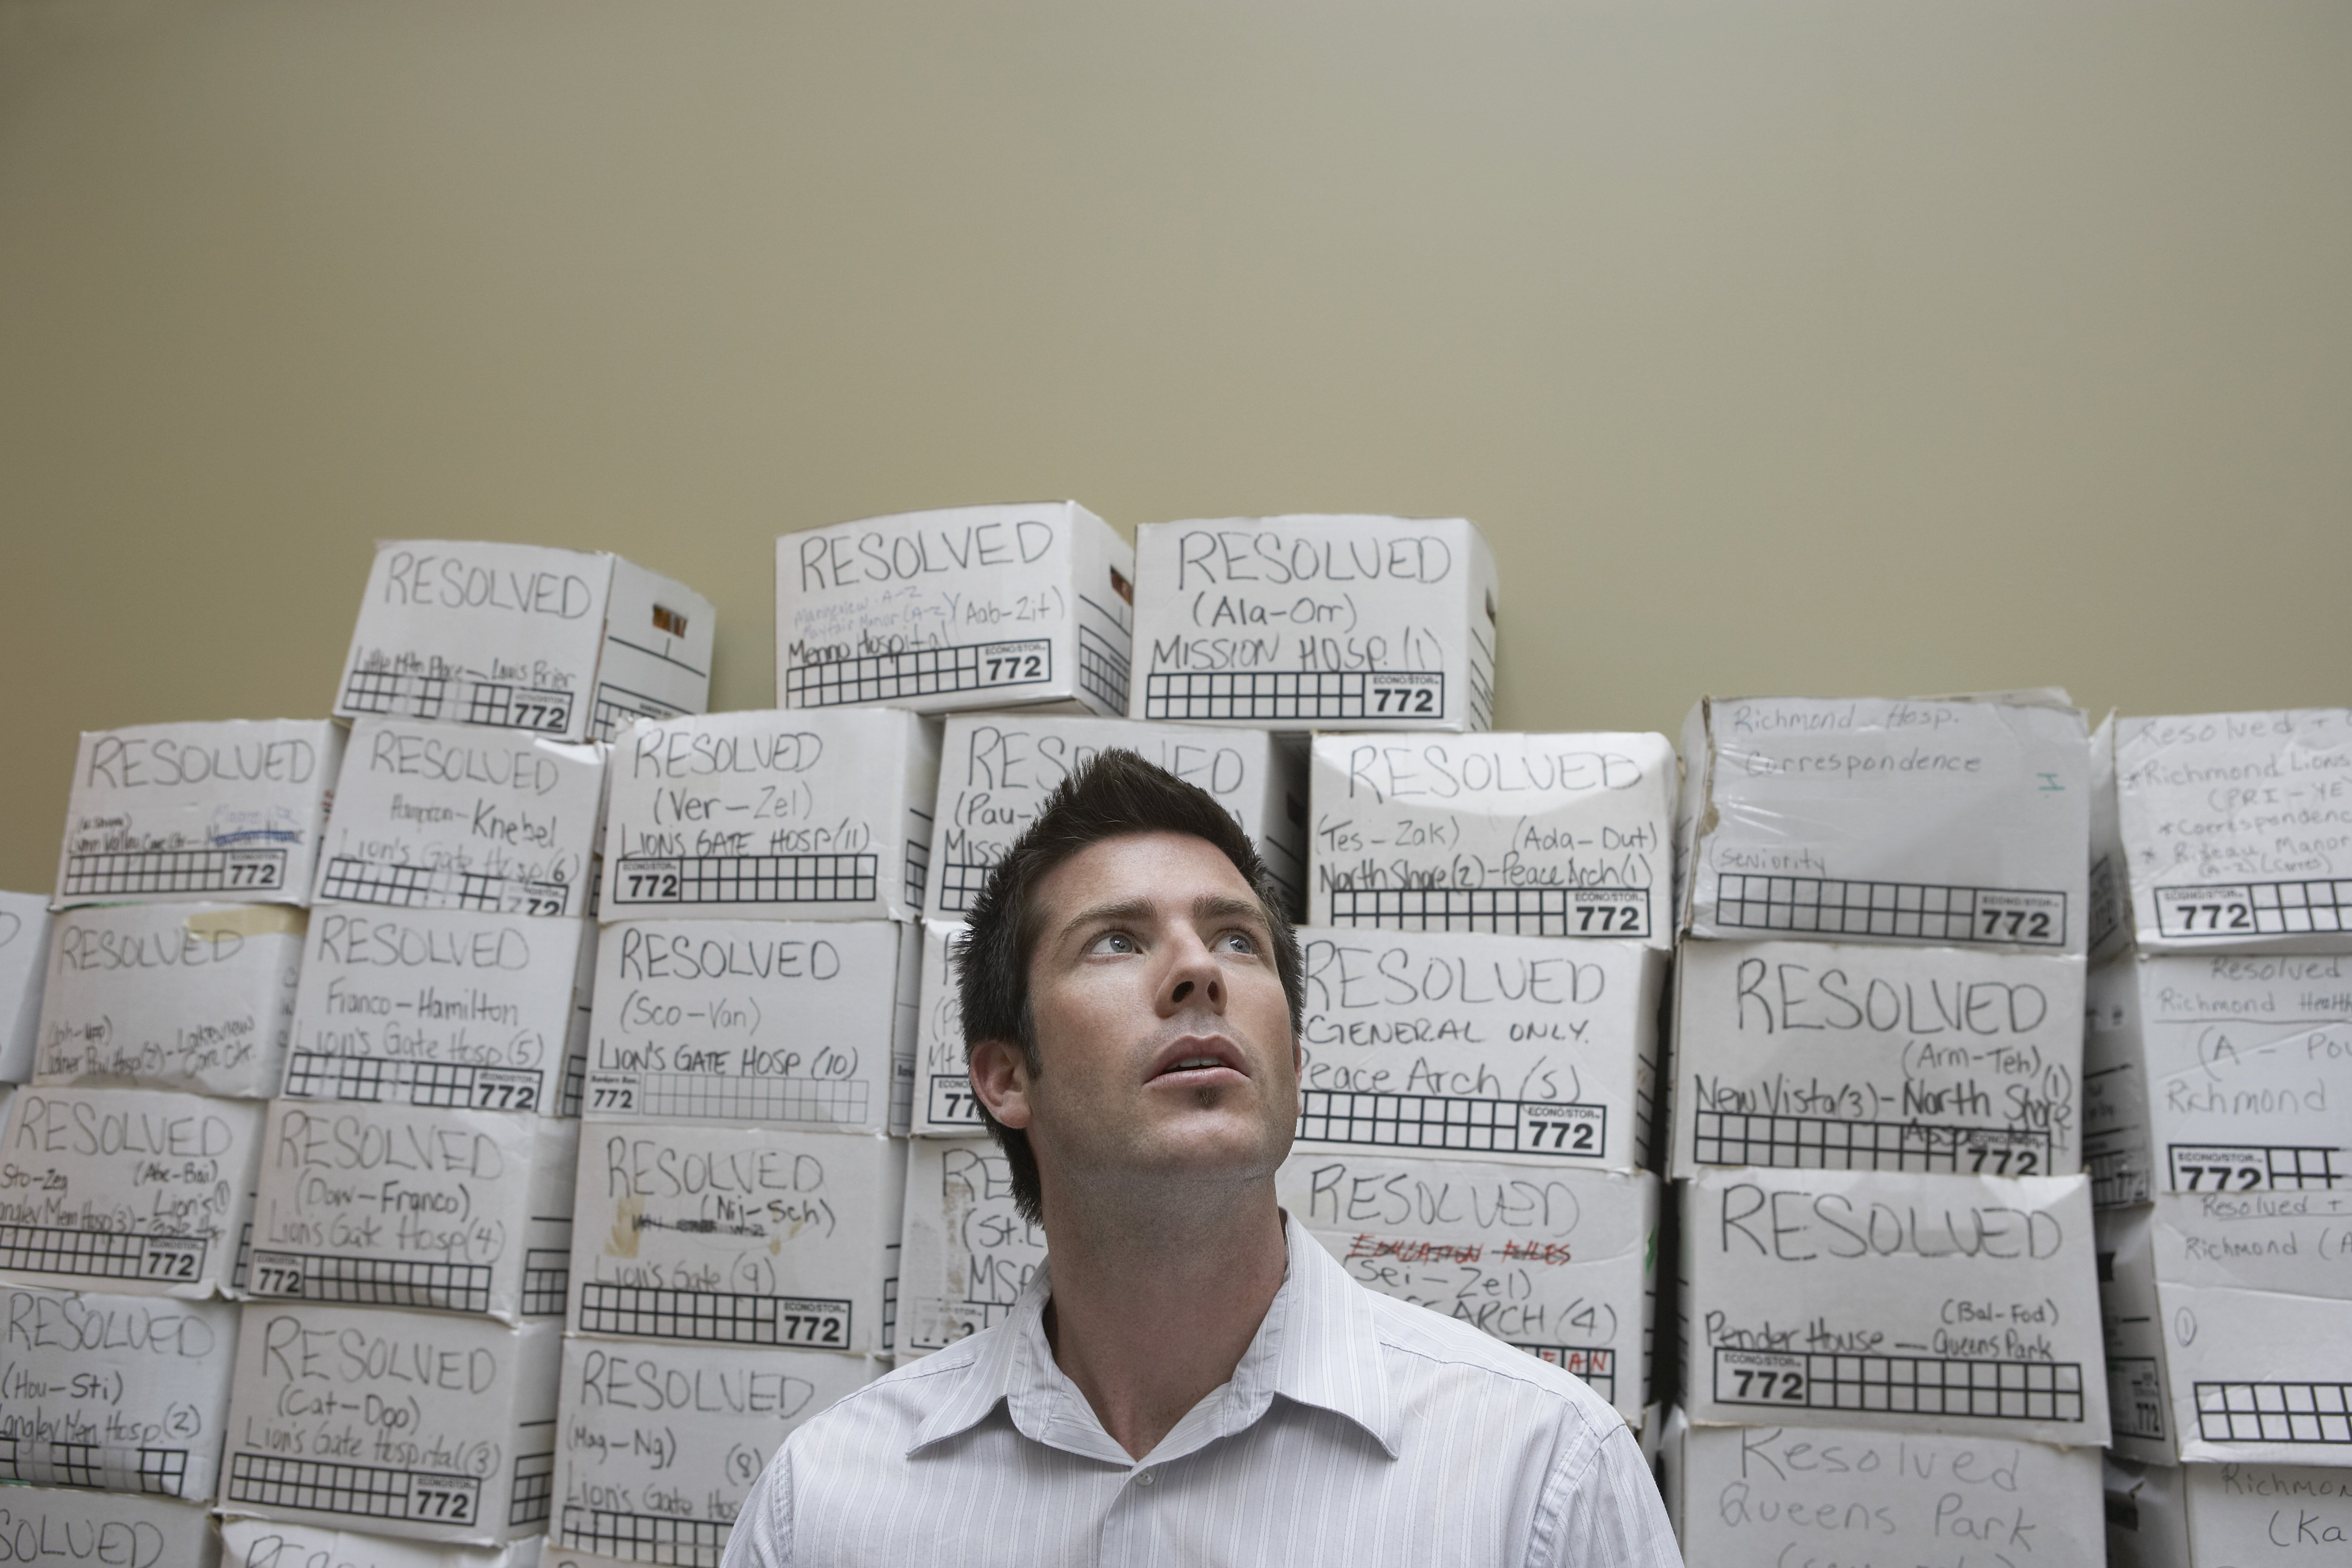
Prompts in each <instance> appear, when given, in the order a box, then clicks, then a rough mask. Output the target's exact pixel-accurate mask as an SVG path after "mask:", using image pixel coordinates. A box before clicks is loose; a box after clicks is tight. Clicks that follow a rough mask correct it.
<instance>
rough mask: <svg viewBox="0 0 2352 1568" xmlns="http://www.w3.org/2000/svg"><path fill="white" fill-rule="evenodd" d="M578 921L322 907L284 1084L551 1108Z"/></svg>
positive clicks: (313, 1090) (313, 920)
mask: <svg viewBox="0 0 2352 1568" xmlns="http://www.w3.org/2000/svg"><path fill="white" fill-rule="evenodd" d="M589 934H590V931H589V928H588V926H587V924H586V922H584V921H575V920H540V919H533V918H531V917H530V916H527V915H507V914H496V913H476V912H474V911H472V910H370V909H362V908H356V907H354V906H352V905H348V904H322V905H320V907H319V908H317V909H316V910H312V911H311V914H310V937H309V942H308V944H307V946H308V952H307V955H306V957H305V959H304V961H303V967H302V983H301V987H300V990H299V994H298V995H297V998H296V1002H295V1007H294V1035H293V1041H292V1047H291V1049H290V1051H289V1055H288V1060H287V1071H286V1087H285V1089H284V1091H283V1092H284V1093H285V1094H286V1096H287V1097H288V1098H289V1099H296V1100H372V1101H379V1102H383V1103H386V1104H394V1105H418V1106H456V1107H462V1108H467V1109H470V1110H536V1111H538V1112H540V1113H541V1114H542V1115H548V1116H552V1115H555V1114H556V1113H557V1105H556V1097H557V1091H558V1087H559V1086H558V1083H557V1078H558V1075H559V1073H560V1071H561V1069H562V1061H563V1056H564V1051H565V1046H566V1037H567V1035H568V1033H569V1031H570V1029H571V1026H572V1004H573V993H574V988H575V986H578V985H579V984H580V981H581V976H580V973H579V968H580V964H581V962H582V959H581V944H582V943H583V941H585V940H586V939H587V938H588V936H589Z"/></svg>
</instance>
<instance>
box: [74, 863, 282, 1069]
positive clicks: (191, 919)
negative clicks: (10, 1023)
mask: <svg viewBox="0 0 2352 1568" xmlns="http://www.w3.org/2000/svg"><path fill="white" fill-rule="evenodd" d="M304 921H305V916H304V914H303V911H302V910H297V909H291V908H289V907H288V906H286V905H283V904H117V905H110V906H100V907H95V908H89V909H76V910H65V911H63V912H62V913H60V914H59V915H58V917H57V920H56V925H55V927H54V930H53V933H52V938H51V942H50V944H49V958H48V978H47V983H46V984H44V986H43V987H42V994H41V1016H40V1033H39V1046H38V1048H37V1051H36V1053H35V1059H34V1063H33V1081H34V1082H36V1083H39V1084H43V1085H47V1086H50V1087H56V1086H60V1085H64V1084H75V1083H79V1084H88V1085H90V1086H93V1087H96V1086H100V1085H116V1086H122V1087H131V1088H142V1089H185V1090H187V1091H188V1092H189V1093H191V1094H210V1095H218V1096H221V1097H222V1098H225V1099H233V1100H257V1099H261V1098H264V1097H267V1096H268V1095H270V1094H274V1093H276V1092H277V1089H278V1080H279V1079H281V1078H282V1077H283V1076H284V1074H285V1071H286V1042H287V1038H288V1037H289V1033H290V1032H291V1029H292V1026H293V1013H294V991H295V984H296V982H297V981H298V980H299V977H300V975H301V973H302V932H303V927H304Z"/></svg>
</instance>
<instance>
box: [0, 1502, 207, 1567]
mask: <svg viewBox="0 0 2352 1568" xmlns="http://www.w3.org/2000/svg"><path fill="white" fill-rule="evenodd" d="M0 1542H6V1543H7V1544H6V1550H7V1552H8V1553H9V1555H10V1560H11V1561H12V1562H16V1563H85V1564H95V1565H97V1568H214V1565H215V1563H218V1562H219V1561H220V1542H219V1541H218V1540H217V1539H215V1536H214V1534H213V1531H212V1522H211V1521H209V1520H207V1519H206V1518H205V1510H204V1508H203V1505H201V1504H198V1503H186V1502H178V1501H174V1500H172V1499H170V1498H160V1497H134V1496H131V1494H129V1493H126V1492H94V1491H79V1490H73V1489H66V1488H61V1487H60V1488H50V1487H9V1488H8V1489H5V1490H0Z"/></svg>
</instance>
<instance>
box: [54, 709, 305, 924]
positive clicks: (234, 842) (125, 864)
mask: <svg viewBox="0 0 2352 1568" xmlns="http://www.w3.org/2000/svg"><path fill="white" fill-rule="evenodd" d="M342 760H343V732H342V731H341V729H339V728H338V727H336V726H335V725H333V724H331V723H329V722H328V721H326V720H324V719H315V720H313V719H265V720H232V721H226V722H223V723H198V724H140V725H134V726H132V727H131V728H130V729H125V730H99V731H89V730H85V731H82V737H81V744H80V747H79V749H78V750H77V751H76V752H75V753H74V776H73V790H72V793H71V794H70V795H68V797H67V801H66V831H65V843H64V846H63V847H62V848H61V849H60V850H59V851H58V887H57V900H56V902H57V907H58V908H59V909H65V908H67V907H68V906H71V905H74V904H126V903H186V902H188V901H190V900H195V899H216V900H226V901H230V902H235V903H259V904H306V903H309V902H310V879H311V877H312V874H313V873H314V871H315V870H316V868H317V866H318V859H319V842H320V835H321V833H322V832H323V831H324V830H325V827H326V823H327V809H328V807H329V806H330V805H331V804H332V803H333V801H334V798H335V776H336V773H337V770H338V769H340V768H341V766H342Z"/></svg>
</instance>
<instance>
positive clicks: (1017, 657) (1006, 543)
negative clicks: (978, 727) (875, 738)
mask: <svg viewBox="0 0 2352 1568" xmlns="http://www.w3.org/2000/svg"><path fill="white" fill-rule="evenodd" d="M1134 580H1135V552H1134V551H1133V550H1132V549H1130V548H1129V545H1128V542H1127V541H1126V540H1124V539H1122V538H1120V537H1119V535H1118V531H1116V530H1114V529H1113V528H1112V527H1111V526H1110V524H1108V523H1107V522H1105V521H1103V520H1102V519H1100V518H1098V517H1097V516H1096V515H1095V514H1094V513H1092V512H1090V511H1088V510H1087V509H1086V508H1084V507H1082V506H1080V505H1078V504H1077V503H1076V501H1041V502H1035V503H1030V504H1024V505H1013V506H963V507H948V508H944V509H942V510H936V511H910V512H900V513H898V514H896V515H893V516H889V517H870V518H866V519H865V520H864V521H858V522H844V523H836V524H835V525H833V526H832V527H829V528H813V529H809V530H807V531H803V532H800V533H788V534H785V535H783V536H782V538H780V539H778V540H777V541H776V702H777V705H778V706H779V707H782V708H792V709H801V710H807V709H814V708H839V707H850V706H856V705H872V704H877V703H882V704H887V705H889V706H891V707H894V708H906V709H911V710H914V711H916V712H919V713H949V712H954V711H957V710H965V709H974V708H988V709H1004V708H1017V707H1032V706H1035V707H1051V708H1053V709H1055V710H1061V711H1066V712H1091V713H1102V714H1108V715H1113V716H1117V715H1119V714H1123V713H1125V712H1126V711H1127V704H1128V680H1129V639H1130V636H1131V630H1132V627H1133V625H1134V598H1135V588H1134Z"/></svg>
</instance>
